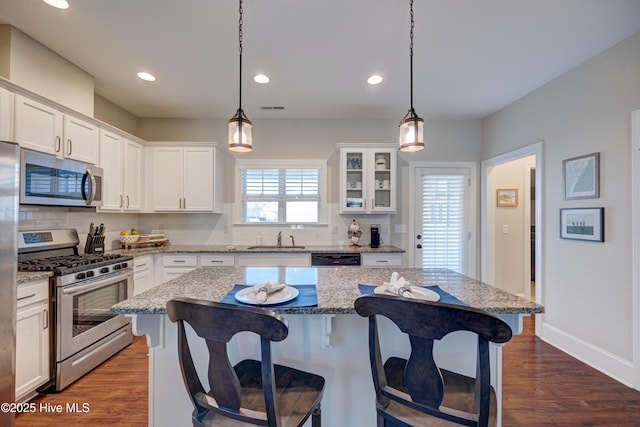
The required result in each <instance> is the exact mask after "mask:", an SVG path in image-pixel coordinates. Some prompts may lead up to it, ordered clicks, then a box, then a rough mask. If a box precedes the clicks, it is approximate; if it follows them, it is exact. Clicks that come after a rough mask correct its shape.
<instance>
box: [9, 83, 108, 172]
mask: <svg viewBox="0 0 640 427" xmlns="http://www.w3.org/2000/svg"><path fill="white" fill-rule="evenodd" d="M98 135H99V131H98V128H97V127H96V126H94V125H93V124H91V123H87V122H86V121H83V120H80V119H78V118H76V117H73V116H70V115H67V114H63V113H62V112H60V111H58V110H56V109H55V108H51V107H49V106H47V105H44V104H42V103H39V102H36V101H34V100H32V99H29V98H27V97H24V96H22V95H15V140H16V142H18V143H19V144H20V146H21V147H24V148H29V149H32V150H36V151H40V152H43V153H47V154H52V155H54V156H58V157H62V158H69V159H74V160H79V161H81V162H85V163H90V164H97V163H98Z"/></svg>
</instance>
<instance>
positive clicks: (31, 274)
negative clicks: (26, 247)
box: [18, 271, 53, 284]
mask: <svg viewBox="0 0 640 427" xmlns="http://www.w3.org/2000/svg"><path fill="white" fill-rule="evenodd" d="M51 276H53V273H52V272H51V271H18V284H21V283H27V282H34V281H36V280H49V277H51Z"/></svg>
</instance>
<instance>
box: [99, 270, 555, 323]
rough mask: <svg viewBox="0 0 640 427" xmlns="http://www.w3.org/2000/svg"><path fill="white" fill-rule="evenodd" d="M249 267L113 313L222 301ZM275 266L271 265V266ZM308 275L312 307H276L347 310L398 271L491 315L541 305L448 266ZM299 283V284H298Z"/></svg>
mask: <svg viewBox="0 0 640 427" xmlns="http://www.w3.org/2000/svg"><path fill="white" fill-rule="evenodd" d="M250 268H251V267H202V268H198V269H196V270H193V271H191V272H190V273H186V274H184V275H182V276H180V277H177V278H175V279H173V280H170V281H168V282H165V283H163V284H161V285H159V286H156V287H155V288H153V289H149V290H148V291H146V292H143V293H141V294H140V295H137V296H135V297H132V298H129V299H128V300H126V301H123V302H121V303H119V304H117V305H115V306H113V307H112V308H111V311H112V313H115V314H164V313H166V304H167V301H169V300H171V299H172V298H174V297H189V298H196V299H202V300H208V301H221V300H222V299H223V298H224V297H225V296H226V295H227V293H228V292H229V291H230V290H231V289H232V288H233V286H234V285H235V284H247V281H246V279H245V277H247V269H250ZM274 268H276V267H274ZM277 268H278V269H279V270H281V271H279V276H278V277H285V268H284V267H277ZM307 268H308V270H310V271H309V277H315V278H316V279H315V282H316V283H307V284H315V285H316V291H317V296H318V305H317V306H316V307H292V308H284V307H283V308H278V307H277V306H270V307H269V308H270V309H272V310H273V311H275V312H278V313H283V314H352V313H355V310H354V308H353V303H354V301H355V300H356V299H357V298H358V297H359V296H360V291H359V290H358V284H369V285H382V283H383V282H384V281H388V280H389V278H390V277H391V274H392V273H393V272H394V271H397V272H398V273H399V274H400V276H402V277H404V278H405V279H406V280H408V281H409V282H411V283H412V284H414V285H427V286H433V285H437V286H439V287H440V288H441V289H442V290H444V291H446V292H448V293H449V294H451V295H453V296H454V297H456V298H458V299H459V300H460V301H462V302H464V303H465V304H467V305H469V306H471V307H475V308H479V309H482V310H485V311H488V312H491V313H494V314H529V313H543V312H544V307H543V306H541V305H538V304H535V303H533V302H531V301H529V300H527V299H524V298H521V297H519V296H517V295H514V294H511V293H509V292H505V291H502V290H500V289H498V288H496V287H494V286H491V285H488V284H486V283H482V282H480V281H478V280H475V279H472V278H470V277H466V276H464V275H462V274H458V273H454V272H452V271H451V270H447V269H424V270H423V269H420V268H401V269H393V268H365V267H307ZM299 284H302V283H299Z"/></svg>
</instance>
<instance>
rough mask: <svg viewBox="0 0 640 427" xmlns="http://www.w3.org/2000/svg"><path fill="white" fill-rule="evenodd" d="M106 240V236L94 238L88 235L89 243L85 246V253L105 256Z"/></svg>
mask: <svg viewBox="0 0 640 427" xmlns="http://www.w3.org/2000/svg"><path fill="white" fill-rule="evenodd" d="M104 238H105V236H104V234H103V235H102V236H92V235H91V234H87V243H86V244H85V245H84V253H85V254H103V253H104Z"/></svg>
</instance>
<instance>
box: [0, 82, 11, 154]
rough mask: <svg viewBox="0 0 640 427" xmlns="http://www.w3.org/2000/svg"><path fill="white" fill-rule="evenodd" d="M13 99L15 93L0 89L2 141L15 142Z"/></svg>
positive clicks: (0, 139) (0, 132)
mask: <svg viewBox="0 0 640 427" xmlns="http://www.w3.org/2000/svg"><path fill="white" fill-rule="evenodd" d="M13 98H14V94H13V93H11V92H9V91H8V90H6V89H3V88H0V141H13V120H11V118H12V115H13V108H12V106H13Z"/></svg>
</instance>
